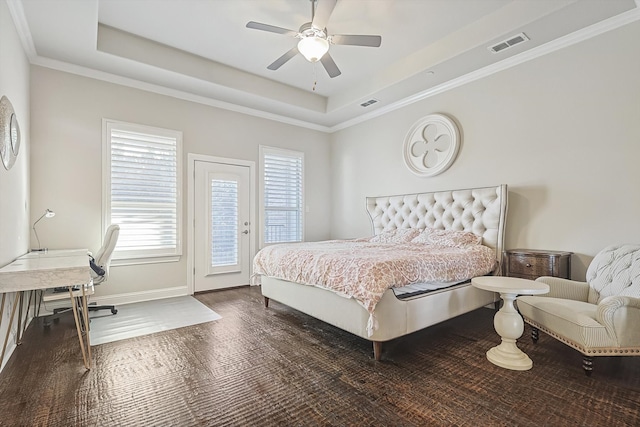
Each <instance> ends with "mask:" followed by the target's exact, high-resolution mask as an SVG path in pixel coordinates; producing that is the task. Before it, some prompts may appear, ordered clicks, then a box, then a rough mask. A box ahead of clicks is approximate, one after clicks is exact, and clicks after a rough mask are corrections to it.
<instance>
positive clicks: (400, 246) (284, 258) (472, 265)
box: [253, 240, 496, 322]
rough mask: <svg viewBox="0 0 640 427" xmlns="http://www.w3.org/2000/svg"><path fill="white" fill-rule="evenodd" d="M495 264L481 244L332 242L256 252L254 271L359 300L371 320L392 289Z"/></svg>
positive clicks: (480, 271) (467, 274) (460, 277)
mask: <svg viewBox="0 0 640 427" xmlns="http://www.w3.org/2000/svg"><path fill="white" fill-rule="evenodd" d="M495 264H496V259H495V251H494V250H493V249H491V248H488V247H486V246H483V245H473V246H467V247H464V248H459V247H448V246H438V245H425V244H421V243H372V242H368V241H362V240H330V241H323V242H305V243H293V244H277V245H272V246H267V247H265V248H264V249H262V250H260V251H259V252H258V253H257V254H256V256H255V258H254V260H253V272H254V275H265V276H270V277H275V278H278V279H284V280H288V281H291V282H296V283H302V284H306V285H314V286H320V287H324V288H327V289H330V290H332V291H334V292H337V293H339V294H341V295H343V296H347V297H351V298H355V299H356V300H357V301H358V302H359V303H360V304H362V306H363V307H364V308H365V309H367V311H368V312H369V314H370V315H371V316H370V321H371V322H373V321H374V318H373V311H374V309H375V307H376V304H377V303H378V302H379V301H380V299H381V298H382V295H383V294H384V292H385V291H386V290H387V289H389V288H392V287H401V286H405V285H408V284H412V283H422V282H432V281H441V282H450V281H464V280H467V279H469V278H471V277H475V276H481V275H485V274H488V273H489V272H491V271H492V270H493V269H494V268H495Z"/></svg>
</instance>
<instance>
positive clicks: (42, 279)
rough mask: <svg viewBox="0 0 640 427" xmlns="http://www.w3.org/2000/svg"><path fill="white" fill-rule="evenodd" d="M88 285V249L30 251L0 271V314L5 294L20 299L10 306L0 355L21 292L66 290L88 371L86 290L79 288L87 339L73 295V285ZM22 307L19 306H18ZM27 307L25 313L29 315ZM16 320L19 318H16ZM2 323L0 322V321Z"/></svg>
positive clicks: (21, 296) (89, 350)
mask: <svg viewBox="0 0 640 427" xmlns="http://www.w3.org/2000/svg"><path fill="white" fill-rule="evenodd" d="M89 282H91V273H90V267H89V258H88V257H87V249H71V250H69V249H65V250H51V251H46V252H29V253H28V254H25V255H23V256H21V257H19V258H17V259H16V260H15V261H13V262H12V263H10V264H8V265H6V266H4V267H2V268H0V293H2V294H3V295H2V305H1V307H0V313H1V312H2V310H4V301H5V296H6V293H8V292H18V293H19V297H18V296H16V299H15V301H14V303H13V308H12V311H11V317H10V318H9V327H8V329H7V335H6V337H5V340H4V345H3V348H2V356H1V357H0V361H1V360H2V359H3V358H4V352H5V349H6V346H7V341H8V339H9V334H10V333H11V326H12V323H13V318H14V315H15V311H16V307H17V306H18V301H19V300H22V298H23V293H24V292H27V291H35V290H42V289H48V288H55V287H68V288H69V298H70V299H71V307H72V308H73V316H74V319H75V323H76V329H77V332H78V340H79V342H80V348H81V350H82V359H83V360H84V366H85V367H86V368H87V369H91V343H90V341H89V316H88V315H87V314H88V310H87V296H86V293H85V287H84V286H80V288H81V290H82V309H83V310H84V313H85V315H84V316H83V320H84V330H85V332H86V334H85V336H86V340H85V339H84V337H83V332H82V325H81V323H80V318H79V316H78V308H79V307H77V304H76V300H75V296H77V294H76V295H74V293H73V289H72V286H75V285H84V284H87V283H89ZM20 308H22V305H20ZM28 311H29V310H28V308H27V313H28ZM18 317H19V319H18V320H19V321H20V318H21V316H20V315H19V316H18ZM0 321H1V319H0ZM19 336H20V325H19V324H18V340H19Z"/></svg>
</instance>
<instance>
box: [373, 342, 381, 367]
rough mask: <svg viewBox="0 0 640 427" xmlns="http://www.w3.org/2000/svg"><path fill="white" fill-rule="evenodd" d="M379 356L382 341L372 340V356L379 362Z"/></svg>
mask: <svg viewBox="0 0 640 427" xmlns="http://www.w3.org/2000/svg"><path fill="white" fill-rule="evenodd" d="M381 356H382V342H381V341H373V358H374V359H376V361H378V362H379V361H380V357H381Z"/></svg>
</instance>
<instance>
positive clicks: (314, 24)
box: [247, 0, 382, 78]
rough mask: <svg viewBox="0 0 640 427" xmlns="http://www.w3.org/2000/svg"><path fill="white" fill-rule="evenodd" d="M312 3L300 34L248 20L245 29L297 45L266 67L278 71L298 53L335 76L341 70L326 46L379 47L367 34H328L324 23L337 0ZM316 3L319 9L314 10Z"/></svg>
mask: <svg viewBox="0 0 640 427" xmlns="http://www.w3.org/2000/svg"><path fill="white" fill-rule="evenodd" d="M310 1H311V22H307V23H304V24H302V26H301V27H300V30H299V31H294V30H288V29H286V28H281V27H276V26H273V25H268V24H262V23H260V22H254V21H250V22H248V23H247V28H253V29H254V30H262V31H269V32H271V33H278V34H285V35H288V36H293V37H295V38H297V39H300V40H299V41H298V44H297V45H296V46H294V47H293V48H292V49H291V50H289V51H288V52H286V53H285V54H284V55H282V56H281V57H280V58H278V59H276V60H275V61H274V62H273V63H272V64H271V65H269V66H268V67H267V68H268V69H269V70H277V69H278V68H280V67H281V66H282V65H283V64H285V63H286V62H287V61H289V60H290V59H291V58H293V57H294V56H296V55H297V54H298V53H301V54H302V55H303V56H304V57H305V58H306V59H307V61H309V62H316V61H320V63H322V66H323V67H324V69H325V70H327V73H328V74H329V77H331V78H333V77H337V76H339V75H340V74H342V73H341V72H340V69H339V68H338V66H337V65H336V63H335V61H334V60H333V58H331V55H330V54H329V45H331V44H336V45H350V46H368V47H380V44H381V43H382V37H381V36H367V35H340V34H333V35H329V34H328V32H327V29H326V25H327V21H328V20H329V17H330V16H331V13H332V12H333V9H334V8H335V6H336V3H337V1H338V0H310ZM316 2H317V3H318V7H317V10H316Z"/></svg>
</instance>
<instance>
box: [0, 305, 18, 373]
mask: <svg viewBox="0 0 640 427" xmlns="http://www.w3.org/2000/svg"><path fill="white" fill-rule="evenodd" d="M19 300H20V296H19V295H18V294H16V299H14V300H13V308H12V309H11V317H9V326H8V327H7V335H6V336H5V337H4V344H3V345H2V354H1V355H0V364H1V363H2V361H3V360H4V352H5V350H6V349H7V343H8V342H9V335H10V334H11V327H12V326H13V317H14V316H15V314H16V308H17V307H18V301H19ZM2 302H3V304H2V306H3V307H4V298H3V301H2ZM18 333H20V331H18Z"/></svg>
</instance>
